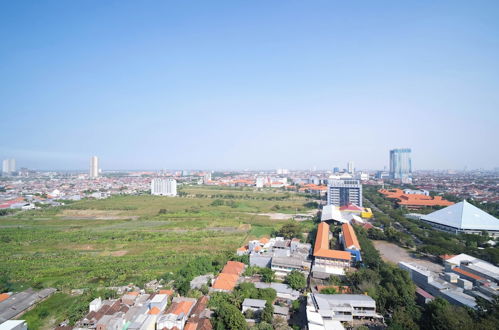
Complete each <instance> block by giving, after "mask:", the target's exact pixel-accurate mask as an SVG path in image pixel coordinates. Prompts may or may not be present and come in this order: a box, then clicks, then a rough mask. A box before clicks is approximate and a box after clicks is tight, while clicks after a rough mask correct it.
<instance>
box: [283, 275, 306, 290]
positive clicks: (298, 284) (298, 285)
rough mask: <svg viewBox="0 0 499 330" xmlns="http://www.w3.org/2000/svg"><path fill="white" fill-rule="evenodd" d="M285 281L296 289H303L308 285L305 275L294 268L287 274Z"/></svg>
mask: <svg viewBox="0 0 499 330" xmlns="http://www.w3.org/2000/svg"><path fill="white" fill-rule="evenodd" d="M285 283H287V284H289V286H290V287H292V288H293V289H295V290H303V289H305V288H306V287H307V280H306V278H305V275H303V273H302V272H300V271H298V270H293V271H291V273H289V275H288V276H286V281H285Z"/></svg>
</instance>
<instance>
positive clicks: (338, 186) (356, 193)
mask: <svg viewBox="0 0 499 330" xmlns="http://www.w3.org/2000/svg"><path fill="white" fill-rule="evenodd" d="M327 204H328V205H331V204H332V205H336V206H343V205H347V204H355V205H357V206H360V207H362V184H361V183H360V181H359V180H328V186H327Z"/></svg>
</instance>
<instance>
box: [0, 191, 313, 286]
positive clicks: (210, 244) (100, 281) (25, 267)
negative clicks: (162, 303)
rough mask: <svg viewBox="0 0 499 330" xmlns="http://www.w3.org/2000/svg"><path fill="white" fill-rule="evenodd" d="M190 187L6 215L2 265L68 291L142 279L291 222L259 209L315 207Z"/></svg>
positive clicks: (1, 221) (19, 276)
mask: <svg viewBox="0 0 499 330" xmlns="http://www.w3.org/2000/svg"><path fill="white" fill-rule="evenodd" d="M182 191H183V192H184V195H185V197H176V198H168V197H156V196H149V195H143V196H116V197H112V198H109V199H106V200H83V201H79V202H76V203H73V204H70V205H67V206H65V207H63V208H53V209H44V210H36V211H29V212H24V213H21V214H18V215H16V216H12V217H3V218H0V263H1V264H2V272H5V273H6V274H7V276H8V277H9V278H11V279H12V280H14V281H17V282H25V284H26V285H32V286H33V285H36V286H43V287H49V286H50V287H56V288H58V289H62V290H68V289H74V288H86V287H102V286H109V285H122V284H128V283H129V282H134V283H138V284H141V283H144V282H146V281H149V280H151V279H155V278H158V277H160V276H161V275H163V274H165V273H167V272H174V271H176V270H177V269H179V268H180V267H182V266H183V265H185V264H186V263H188V262H189V261H190V260H192V259H193V258H196V257H198V256H206V257H211V258H212V257H214V256H216V255H220V254H224V253H227V252H230V253H233V252H234V251H235V249H236V248H237V247H239V246H241V244H243V242H245V241H247V240H248V239H249V238H252V237H260V236H262V235H269V234H270V233H271V232H272V231H273V230H275V229H276V228H279V227H280V226H281V225H282V224H283V223H284V222H285V221H286V220H279V219H272V218H271V217H268V216H263V215H258V213H274V212H279V213H291V212H294V211H295V210H297V209H298V210H300V211H307V210H309V209H308V208H307V207H306V206H305V204H306V203H308V202H310V200H309V199H307V198H305V197H303V196H300V195H297V194H293V193H287V192H281V191H275V192H272V191H263V192H259V191H253V190H249V189H244V190H243V189H239V188H233V189H229V188H220V189H217V188H216V187H187V188H184V189H182ZM214 201H217V202H214ZM276 210H278V211H276Z"/></svg>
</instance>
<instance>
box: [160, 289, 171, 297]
mask: <svg viewBox="0 0 499 330" xmlns="http://www.w3.org/2000/svg"><path fill="white" fill-rule="evenodd" d="M159 294H167V295H169V296H171V295H172V294H173V290H159Z"/></svg>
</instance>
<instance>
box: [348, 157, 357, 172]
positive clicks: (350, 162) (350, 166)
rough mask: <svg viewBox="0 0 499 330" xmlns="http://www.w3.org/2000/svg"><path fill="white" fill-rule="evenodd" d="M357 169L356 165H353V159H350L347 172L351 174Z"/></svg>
mask: <svg viewBox="0 0 499 330" xmlns="http://www.w3.org/2000/svg"><path fill="white" fill-rule="evenodd" d="M354 171H355V169H354V167H353V161H351V160H350V161H349V162H348V163H347V172H348V173H350V174H353V173H354Z"/></svg>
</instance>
